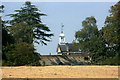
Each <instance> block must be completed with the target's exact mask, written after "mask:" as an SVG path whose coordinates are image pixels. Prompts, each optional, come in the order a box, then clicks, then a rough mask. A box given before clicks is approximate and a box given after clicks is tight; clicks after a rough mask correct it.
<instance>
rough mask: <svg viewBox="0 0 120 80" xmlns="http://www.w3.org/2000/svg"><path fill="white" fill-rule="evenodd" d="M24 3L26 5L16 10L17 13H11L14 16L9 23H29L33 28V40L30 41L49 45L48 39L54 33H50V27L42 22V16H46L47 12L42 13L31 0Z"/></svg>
mask: <svg viewBox="0 0 120 80" xmlns="http://www.w3.org/2000/svg"><path fill="white" fill-rule="evenodd" d="M24 5H25V6H24V7H21V9H20V10H15V12H16V14H10V15H9V16H10V17H12V18H13V19H12V20H10V21H9V23H10V24H11V25H12V26H14V25H16V24H17V23H21V22H22V23H25V24H27V25H28V26H29V27H30V28H31V30H32V32H31V35H33V36H32V37H33V38H32V40H31V41H29V42H30V43H33V41H34V42H36V43H42V44H45V45H47V44H46V41H48V42H49V41H50V38H51V36H53V34H52V33H50V29H49V28H48V27H47V26H46V25H44V24H42V21H41V18H40V17H41V16H46V14H43V13H41V12H40V10H38V8H36V6H35V5H32V4H31V2H29V1H27V2H25V4H24ZM38 40H39V41H38ZM26 42H27V41H26Z"/></svg>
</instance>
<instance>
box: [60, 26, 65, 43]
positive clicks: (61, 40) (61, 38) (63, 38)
mask: <svg viewBox="0 0 120 80" xmlns="http://www.w3.org/2000/svg"><path fill="white" fill-rule="evenodd" d="M63 27H64V25H62V28H61V33H60V35H59V44H64V43H65V35H64V33H63Z"/></svg>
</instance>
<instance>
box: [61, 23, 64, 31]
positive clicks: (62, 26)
mask: <svg viewBox="0 0 120 80" xmlns="http://www.w3.org/2000/svg"><path fill="white" fill-rule="evenodd" d="M63 27H64V25H63V24H62V27H61V33H63Z"/></svg>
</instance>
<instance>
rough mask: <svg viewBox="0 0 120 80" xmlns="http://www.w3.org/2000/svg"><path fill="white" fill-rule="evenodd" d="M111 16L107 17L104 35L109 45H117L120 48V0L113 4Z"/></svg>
mask: <svg viewBox="0 0 120 80" xmlns="http://www.w3.org/2000/svg"><path fill="white" fill-rule="evenodd" d="M109 12H110V13H111V14H110V16H107V17H106V20H105V26H104V28H103V31H104V37H105V39H106V42H107V43H108V46H109V47H116V49H117V50H119V47H120V46H119V45H120V1H119V2H118V3H117V4H115V5H114V6H111V9H110V10H109Z"/></svg>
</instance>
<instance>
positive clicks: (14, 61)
mask: <svg viewBox="0 0 120 80" xmlns="http://www.w3.org/2000/svg"><path fill="white" fill-rule="evenodd" d="M10 48H11V47H10ZM11 49H12V50H10V51H8V52H5V53H4V55H5V57H6V60H5V61H3V66H4V65H6V66H23V65H34V66H37V65H40V63H39V60H40V58H39V55H38V53H34V50H35V49H34V46H33V45H32V44H27V43H24V42H21V43H18V44H14V45H12V48H11ZM8 50H9V49H8Z"/></svg>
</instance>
